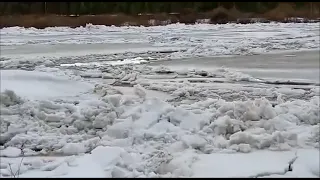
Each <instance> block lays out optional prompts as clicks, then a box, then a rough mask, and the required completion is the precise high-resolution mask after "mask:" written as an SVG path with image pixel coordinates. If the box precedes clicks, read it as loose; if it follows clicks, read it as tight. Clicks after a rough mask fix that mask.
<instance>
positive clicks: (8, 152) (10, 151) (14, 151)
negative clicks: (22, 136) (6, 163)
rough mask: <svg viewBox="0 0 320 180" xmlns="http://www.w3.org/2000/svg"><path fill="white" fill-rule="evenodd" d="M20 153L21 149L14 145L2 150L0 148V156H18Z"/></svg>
mask: <svg viewBox="0 0 320 180" xmlns="http://www.w3.org/2000/svg"><path fill="white" fill-rule="evenodd" d="M21 153H22V152H21V149H18V148H16V147H7V148H5V149H3V150H0V156H2V157H19V156H20V155H21Z"/></svg>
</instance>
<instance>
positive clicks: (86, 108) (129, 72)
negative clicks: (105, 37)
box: [0, 65, 320, 177]
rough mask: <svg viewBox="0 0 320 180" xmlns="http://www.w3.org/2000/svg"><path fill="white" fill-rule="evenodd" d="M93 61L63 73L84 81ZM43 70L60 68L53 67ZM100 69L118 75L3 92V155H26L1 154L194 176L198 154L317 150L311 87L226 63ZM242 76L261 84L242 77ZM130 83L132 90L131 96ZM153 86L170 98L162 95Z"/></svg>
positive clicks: (125, 172) (113, 173)
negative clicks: (32, 94)
mask: <svg viewBox="0 0 320 180" xmlns="http://www.w3.org/2000/svg"><path fill="white" fill-rule="evenodd" d="M94 68H95V67H81V68H80V69H76V68H75V67H70V68H67V69H64V70H61V71H62V72H64V73H65V74H69V75H70V79H73V80H76V79H77V80H78V81H82V82H83V81H85V79H84V78H81V75H79V72H86V70H88V69H94ZM39 70H43V71H49V70H51V73H52V74H54V75H58V74H60V73H61V72H59V71H55V69H54V68H52V69H51V68H44V67H38V71H39ZM69 70H70V71H69ZM72 70H75V71H72ZM96 70H99V71H101V72H108V73H109V76H110V77H114V80H115V81H111V82H110V83H106V82H105V80H106V79H103V78H102V77H101V78H95V79H94V80H93V79H90V78H89V79H86V81H88V82H89V83H92V84H95V83H96V84H98V85H95V86H92V87H94V88H92V89H89V90H88V89H86V88H87V87H83V88H84V89H86V90H87V91H85V92H84V93H83V94H81V93H80V94H76V95H72V96H58V97H51V98H47V99H32V98H28V96H24V97H23V98H22V97H20V96H19V93H18V94H17V95H15V94H14V92H15V91H6V92H2V93H1V97H4V99H5V101H3V102H4V103H3V102H2V101H1V116H0V120H1V124H0V128H1V135H0V140H1V141H0V142H1V153H0V156H1V158H3V157H4V156H13V157H15V156H18V155H19V153H18V151H17V153H15V154H13V153H11V152H13V151H10V153H11V154H10V153H2V152H6V151H7V149H8V148H9V149H10V148H11V149H12V148H14V149H15V150H17V149H16V148H18V150H19V148H20V147H21V146H22V145H23V148H24V149H23V152H24V155H25V156H27V155H34V154H36V155H81V154H83V153H91V155H88V154H86V155H84V156H83V158H80V159H78V161H79V162H65V161H55V162H50V163H48V162H43V163H42V162H34V163H33V167H34V168H37V169H40V170H42V171H46V172H47V171H48V172H52V176H69V177H72V176H74V177H81V176H82V177H191V176H194V175H195V174H194V173H192V171H191V170H192V169H193V167H192V165H193V164H194V163H195V162H196V161H197V160H198V158H199V157H198V155H199V154H214V153H219V152H229V153H236V152H239V153H242V154H251V152H255V151H257V150H272V151H289V150H292V149H295V148H319V123H320V120H319V96H318V95H315V94H312V92H313V90H312V89H310V90H308V89H305V90H303V91H304V93H303V94H301V92H302V91H301V92H298V91H296V90H292V89H290V88H289V89H285V91H284V90H283V89H281V88H278V87H273V86H267V85H265V84H264V85H263V86H262V85H261V84H263V83H264V82H263V81H258V83H257V79H255V78H253V77H251V76H248V75H244V74H241V73H235V72H233V71H231V70H226V69H224V68H221V69H217V70H214V71H197V70H186V71H184V72H182V71H173V70H171V69H169V68H165V67H156V68H154V67H151V66H147V65H141V66H133V65H121V66H103V67H99V68H97V69H96ZM72 72H73V73H72ZM91 73H93V72H91ZM61 74H62V73H61ZM61 74H60V75H61ZM80 74H81V73H80ZM168 74H169V75H168ZM61 76H62V75H61ZM207 77H210V78H211V80H212V79H214V78H218V79H219V80H220V81H223V82H225V83H221V84H219V83H213V82H210V78H207ZM78 78H79V79H78ZM239 80H241V81H242V82H250V83H252V84H253V85H252V87H246V86H243V85H241V84H240V83H238V84H237V83H236V82H238V81H239ZM113 83H114V84H113ZM116 83H118V84H116ZM228 83H230V84H228ZM232 83H235V84H234V85H232ZM222 84H224V85H222ZM21 86H23V84H21ZM119 86H122V87H121V88H120V87H119ZM80 87H82V86H80ZM286 88H288V87H286ZM296 88H301V87H300V86H297V87H296ZM128 89H130V90H131V92H133V93H130V94H128ZM279 89H280V91H278V90H279ZM79 90H82V89H81V88H80V89H79ZM150 90H157V91H162V92H165V93H167V94H169V96H167V97H166V98H162V97H158V96H156V97H155V96H152V95H151V93H150ZM291 91H292V92H291ZM297 92H298V93H297ZM102 146H103V147H102ZM20 153H21V152H20ZM102 157H103V158H102ZM97 162H98V163H97ZM83 163H88V164H89V165H91V166H92V168H96V170H94V173H96V174H94V173H92V174H91V173H89V172H86V171H85V169H86V168H87V166H86V165H84V164H83ZM2 166H3V167H5V168H7V166H6V165H2ZM74 166H79V168H80V169H82V170H83V171H81V173H79V169H78V170H76V169H75V167H74ZM27 167H29V166H27ZM101 169H102V170H101ZM100 170H101V171H100ZM2 171H5V172H4V173H3V172H2ZM313 171H315V170H313ZM28 172H29V171H27V172H24V173H22V175H25V176H28ZM5 173H8V172H7V170H1V174H5ZM30 173H31V172H30ZM314 173H315V174H316V173H317V171H315V172H314ZM31 175H32V174H29V176H31Z"/></svg>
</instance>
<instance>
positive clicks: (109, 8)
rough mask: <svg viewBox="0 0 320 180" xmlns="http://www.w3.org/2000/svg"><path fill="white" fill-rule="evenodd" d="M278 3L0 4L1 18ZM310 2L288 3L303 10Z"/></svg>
mask: <svg viewBox="0 0 320 180" xmlns="http://www.w3.org/2000/svg"><path fill="white" fill-rule="evenodd" d="M278 3H279V2H0V14H1V15H16V14H60V15H72V14H73V15H84V14H86V15H89V14H91V15H96V14H116V13H124V14H130V15H136V14H138V13H171V12H177V13H181V12H185V11H186V10H188V12H207V11H210V10H212V9H215V8H217V7H221V6H222V7H224V8H226V9H230V8H232V7H236V8H237V9H238V10H240V11H242V12H255V13H263V12H266V11H268V10H271V9H273V8H275V7H276V6H277V5H278ZM308 3H310V2H292V4H293V5H294V6H296V7H304V6H305V5H307V4H308Z"/></svg>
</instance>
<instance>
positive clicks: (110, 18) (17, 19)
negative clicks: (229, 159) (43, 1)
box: [0, 3, 320, 28]
mask: <svg viewBox="0 0 320 180" xmlns="http://www.w3.org/2000/svg"><path fill="white" fill-rule="evenodd" d="M290 17H300V18H309V19H317V18H319V17H320V14H319V7H318V6H313V7H312V9H311V7H303V8H300V9H296V8H295V7H293V6H292V5H291V4H289V3H280V4H279V5H278V6H277V7H276V8H274V9H272V10H270V11H268V12H266V13H264V14H255V13H245V12H241V11H239V10H238V9H237V8H235V7H233V8H231V9H225V8H223V7H218V8H216V9H214V10H212V11H210V12H206V13H195V12H193V11H191V10H190V11H188V10H186V11H185V12H182V13H170V14H165V13H162V14H139V15H135V16H128V15H124V14H117V15H94V16H92V15H83V16H61V15H52V14H47V15H16V16H0V28H3V27H12V26H22V27H35V28H46V27H54V26H68V27H79V26H85V25H86V24H93V25H107V26H111V25H115V26H123V25H133V26H140V25H142V26H154V25H166V24H170V23H177V22H180V23H186V24H193V23H197V22H198V23H199V22H200V23H201V22H205V23H214V24H215V23H227V22H238V23H253V22H256V21H259V22H268V21H282V22H284V21H288V18H290ZM291 21H298V20H297V19H291Z"/></svg>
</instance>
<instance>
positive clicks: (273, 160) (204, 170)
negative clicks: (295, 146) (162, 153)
mask: <svg viewBox="0 0 320 180" xmlns="http://www.w3.org/2000/svg"><path fill="white" fill-rule="evenodd" d="M297 152H298V153H297V156H298V158H297V160H296V161H295V162H294V164H293V171H292V172H290V171H289V172H287V173H286V174H285V175H283V174H282V173H283V172H284V170H285V169H286V168H287V167H288V162H290V160H291V159H292V158H293V157H295V152H293V151H288V152H270V151H260V152H252V153H249V154H238V153H215V154H210V155H206V154H205V155H201V156H200V157H199V159H200V160H198V161H197V162H196V163H195V164H194V165H193V169H194V174H193V177H204V178H206V177H243V178H246V177H254V176H255V175H259V174H264V173H265V174H267V175H266V176H265V177H277V175H278V177H317V176H318V175H316V174H314V173H316V172H314V171H319V151H318V150H298V151H297ZM311 157H313V158H311ZM310 158H311V159H310ZM209 164H210V165H209ZM208 165H209V166H208ZM313 168H318V169H317V170H315V169H313ZM268 173H270V175H268ZM273 174H275V175H273Z"/></svg>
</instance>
